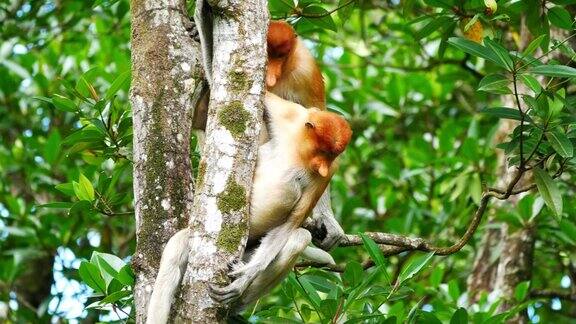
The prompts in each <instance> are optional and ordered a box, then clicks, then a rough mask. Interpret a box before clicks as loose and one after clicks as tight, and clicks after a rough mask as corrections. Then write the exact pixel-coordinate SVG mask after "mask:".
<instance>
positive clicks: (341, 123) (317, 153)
mask: <svg viewBox="0 0 576 324" xmlns="http://www.w3.org/2000/svg"><path fill="white" fill-rule="evenodd" d="M306 126H307V129H308V132H307V137H308V139H309V140H310V142H311V143H313V144H314V145H313V147H312V157H311V158H310V164H311V168H312V169H313V170H314V171H316V172H318V173H319V174H320V175H321V176H323V177H327V176H328V175H329V173H330V168H331V165H332V162H333V161H334V159H336V157H337V156H338V155H339V154H341V153H342V152H344V149H345V148H346V146H347V145H348V143H349V142H350V139H351V138H352V129H350V125H349V124H348V122H347V121H346V120H345V119H344V118H342V116H340V115H338V114H335V113H332V112H327V111H318V110H313V111H310V114H309V119H308V122H307V123H306Z"/></svg>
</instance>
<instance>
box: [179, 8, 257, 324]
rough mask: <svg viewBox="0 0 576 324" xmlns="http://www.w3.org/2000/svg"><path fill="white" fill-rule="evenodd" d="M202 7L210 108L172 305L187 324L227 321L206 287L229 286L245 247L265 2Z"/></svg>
mask: <svg viewBox="0 0 576 324" xmlns="http://www.w3.org/2000/svg"><path fill="white" fill-rule="evenodd" d="M206 3H208V4H209V5H210V7H211V12H213V13H214V14H213V17H212V18H213V24H212V35H213V53H214V55H213V57H212V64H208V66H209V67H211V68H212V73H211V74H212V82H211V89H210V90H211V93H210V104H209V109H208V110H209V112H208V123H207V126H206V142H205V145H204V150H203V152H202V161H201V162H200V170H199V176H198V181H197V193H196V195H195V197H194V208H193V213H192V219H191V225H190V226H191V229H192V230H191V232H192V234H191V239H190V258H189V260H188V268H187V270H186V273H185V275H184V279H183V282H182V292H181V294H180V296H179V297H178V298H177V300H176V303H177V304H176V305H177V306H176V313H177V315H176V316H177V318H176V322H186V323H191V322H194V323H218V322H224V321H225V320H226V317H227V311H228V309H227V308H226V307H224V306H223V305H218V304H216V303H215V302H214V301H213V300H212V299H211V298H210V296H209V295H208V290H207V289H208V286H207V284H208V283H222V284H226V283H228V279H227V277H226V273H227V272H228V265H229V264H230V263H231V262H233V261H234V260H236V259H237V258H238V257H239V256H240V254H241V252H242V251H243V249H244V246H245V243H246V240H247V235H248V227H247V220H248V214H249V202H250V190H251V185H252V177H253V173H254V167H255V164H256V157H257V151H258V135H259V132H260V127H261V116H262V95H263V92H264V89H265V88H264V71H265V64H266V31H267V26H268V6H267V1H266V0H236V1H228V2H225V1H222V2H220V1H204V2H203V5H204V6H206ZM197 4H198V3H197ZM196 10H197V15H198V14H199V10H200V9H199V8H198V7H197V8H196ZM201 12H203V13H204V14H205V12H206V11H201Z"/></svg>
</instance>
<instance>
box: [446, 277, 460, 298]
mask: <svg viewBox="0 0 576 324" xmlns="http://www.w3.org/2000/svg"><path fill="white" fill-rule="evenodd" d="M448 295H450V297H451V298H452V301H454V302H457V301H458V298H460V287H459V286H458V281H457V280H456V279H452V280H450V281H449V282H448Z"/></svg>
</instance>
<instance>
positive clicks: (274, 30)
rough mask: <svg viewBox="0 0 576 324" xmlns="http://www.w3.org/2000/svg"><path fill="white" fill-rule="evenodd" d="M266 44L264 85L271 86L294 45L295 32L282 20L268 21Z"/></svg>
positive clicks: (273, 84)
mask: <svg viewBox="0 0 576 324" xmlns="http://www.w3.org/2000/svg"><path fill="white" fill-rule="evenodd" d="M266 42H267V45H268V68H267V70H266V86H267V87H268V88H272V87H274V86H275V85H276V83H277V82H278V79H280V77H281V76H282V70H283V66H284V63H286V60H287V58H288V56H289V55H290V53H291V52H293V51H294V46H295V45H296V32H294V29H293V28H292V26H290V25H289V24H288V23H287V22H284V21H276V20H272V21H270V24H269V25H268V34H267V39H266Z"/></svg>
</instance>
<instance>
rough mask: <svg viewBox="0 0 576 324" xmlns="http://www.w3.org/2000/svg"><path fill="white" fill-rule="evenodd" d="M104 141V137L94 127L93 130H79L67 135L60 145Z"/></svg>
mask: <svg viewBox="0 0 576 324" xmlns="http://www.w3.org/2000/svg"><path fill="white" fill-rule="evenodd" d="M102 140H104V135H103V134H102V133H101V132H100V131H99V130H97V129H96V127H94V129H80V130H78V131H76V132H74V133H72V134H70V135H68V136H67V137H66V138H65V139H64V141H62V144H64V145H70V144H75V143H80V142H98V141H102Z"/></svg>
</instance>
